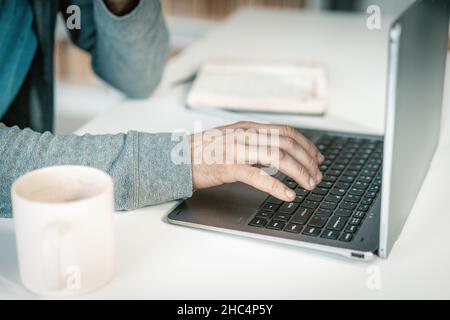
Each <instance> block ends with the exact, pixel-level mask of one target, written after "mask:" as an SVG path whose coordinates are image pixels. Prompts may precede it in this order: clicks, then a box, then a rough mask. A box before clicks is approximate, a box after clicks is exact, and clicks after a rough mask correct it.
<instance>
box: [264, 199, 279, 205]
mask: <svg viewBox="0 0 450 320" xmlns="http://www.w3.org/2000/svg"><path fill="white" fill-rule="evenodd" d="M266 202H267V203H273V204H277V205H281V204H282V203H283V201H282V200H280V199H277V198H275V197H269V198H268V199H267V201H266Z"/></svg>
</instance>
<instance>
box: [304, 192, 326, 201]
mask: <svg viewBox="0 0 450 320" xmlns="http://www.w3.org/2000/svg"><path fill="white" fill-rule="evenodd" d="M307 199H308V200H309V201H315V202H320V201H322V200H323V196H321V195H318V194H310V195H309V196H308V198H307Z"/></svg>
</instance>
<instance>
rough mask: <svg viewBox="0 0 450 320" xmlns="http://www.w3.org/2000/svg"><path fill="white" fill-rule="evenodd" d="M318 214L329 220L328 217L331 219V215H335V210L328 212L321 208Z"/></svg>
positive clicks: (317, 211)
mask: <svg viewBox="0 0 450 320" xmlns="http://www.w3.org/2000/svg"><path fill="white" fill-rule="evenodd" d="M316 214H317V215H321V216H324V217H327V218H328V217H331V215H332V214H333V210H326V209H322V208H319V209H317V210H316Z"/></svg>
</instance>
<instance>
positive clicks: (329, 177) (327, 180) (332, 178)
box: [322, 175, 337, 182]
mask: <svg viewBox="0 0 450 320" xmlns="http://www.w3.org/2000/svg"><path fill="white" fill-rule="evenodd" d="M336 180H337V177H335V176H327V175H325V176H324V177H323V178H322V181H325V182H336Z"/></svg>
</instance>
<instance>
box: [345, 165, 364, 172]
mask: <svg viewBox="0 0 450 320" xmlns="http://www.w3.org/2000/svg"><path fill="white" fill-rule="evenodd" d="M347 169H348V170H354V171H360V170H361V169H362V166H361V165H357V164H352V165H350V166H348V167H347Z"/></svg>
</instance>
